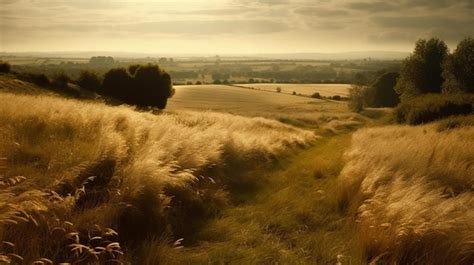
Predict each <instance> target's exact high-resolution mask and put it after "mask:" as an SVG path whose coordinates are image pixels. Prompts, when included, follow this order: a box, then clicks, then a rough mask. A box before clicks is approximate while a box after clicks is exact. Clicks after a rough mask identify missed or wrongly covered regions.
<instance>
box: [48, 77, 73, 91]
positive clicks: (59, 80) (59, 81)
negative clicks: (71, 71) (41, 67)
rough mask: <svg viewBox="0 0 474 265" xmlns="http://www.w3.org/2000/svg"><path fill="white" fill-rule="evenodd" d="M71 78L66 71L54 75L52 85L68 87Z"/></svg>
mask: <svg viewBox="0 0 474 265" xmlns="http://www.w3.org/2000/svg"><path fill="white" fill-rule="evenodd" d="M70 81H71V78H70V77H69V76H68V75H66V74H65V73H60V74H58V75H56V76H54V77H53V80H52V81H51V85H52V86H53V87H56V88H67V87H68V83H69V82H70Z"/></svg>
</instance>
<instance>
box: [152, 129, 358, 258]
mask: <svg viewBox="0 0 474 265" xmlns="http://www.w3.org/2000/svg"><path fill="white" fill-rule="evenodd" d="M350 137H351V135H350V134H348V133H346V134H342V135H337V136H328V137H324V138H322V139H320V140H318V141H317V143H316V144H315V145H314V146H312V147H310V148H308V149H305V150H304V151H302V152H301V153H299V154H298V155H296V156H294V157H292V158H291V159H288V160H286V161H282V162H281V163H280V164H279V165H278V166H277V167H276V168H275V169H273V170H271V171H268V172H264V173H262V174H263V175H262V176H261V177H260V178H257V179H259V181H261V182H263V183H260V184H263V185H260V184H259V185H258V186H259V187H262V188H260V190H259V191H258V193H256V194H254V195H248V198H246V199H244V200H243V202H242V203H240V204H238V205H235V206H233V207H230V208H228V209H226V210H225V211H224V212H223V213H222V215H221V216H219V217H217V218H215V219H213V220H211V221H210V223H209V224H207V225H206V226H205V227H204V228H203V229H202V230H201V231H200V232H199V234H197V235H196V239H197V240H198V243H197V244H196V245H195V246H191V247H185V248H182V249H167V250H164V251H162V253H161V254H160V260H161V261H162V262H163V263H164V264H174V263H179V264H277V263H278V264H335V263H336V262H338V259H339V261H340V262H342V264H359V263H361V260H362V255H361V251H360V248H359V247H358V245H357V240H356V238H355V237H356V236H355V235H356V233H355V229H354V226H353V224H354V222H353V220H349V218H347V217H346V216H345V214H344V213H343V212H341V210H339V208H338V204H337V180H336V177H337V175H338V174H339V171H340V170H341V169H342V167H343V162H342V155H343V152H344V150H345V149H346V148H347V147H348V146H349V144H350ZM338 256H339V258H338ZM163 258H165V260H163Z"/></svg>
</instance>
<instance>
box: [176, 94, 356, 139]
mask: <svg viewBox="0 0 474 265" xmlns="http://www.w3.org/2000/svg"><path fill="white" fill-rule="evenodd" d="M167 108H168V109H170V110H183V109H184V110H198V111H206V110H212V111H219V112H226V113H232V114H237V115H243V116H248V117H264V118H269V119H274V120H278V121H281V122H283V123H286V124H290V125H293V126H298V127H303V128H311V129H321V130H322V131H330V132H336V131H337V133H340V132H341V131H344V130H345V129H346V128H344V127H345V125H347V126H356V125H355V124H354V123H358V125H362V120H363V119H362V117H361V116H360V115H358V114H355V113H350V112H349V109H348V107H347V103H346V102H337V101H330V100H321V99H315V98H310V97H300V96H293V95H288V94H284V93H276V92H274V90H273V92H268V91H262V90H256V89H246V88H240V87H232V86H224V85H191V86H176V94H175V95H174V96H173V97H172V98H171V99H170V100H169V102H168V106H167ZM332 120H336V121H337V122H335V123H333V124H330V125H329V124H328V122H330V121H332ZM336 123H337V124H336ZM343 124H345V125H343ZM341 125H342V126H341Z"/></svg>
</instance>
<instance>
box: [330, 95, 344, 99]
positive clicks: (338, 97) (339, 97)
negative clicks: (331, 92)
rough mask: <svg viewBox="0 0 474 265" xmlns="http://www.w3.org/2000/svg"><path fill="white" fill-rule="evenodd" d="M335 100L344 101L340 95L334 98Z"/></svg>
mask: <svg viewBox="0 0 474 265" xmlns="http://www.w3.org/2000/svg"><path fill="white" fill-rule="evenodd" d="M332 99H333V100H342V97H341V96H339V95H335V96H332Z"/></svg>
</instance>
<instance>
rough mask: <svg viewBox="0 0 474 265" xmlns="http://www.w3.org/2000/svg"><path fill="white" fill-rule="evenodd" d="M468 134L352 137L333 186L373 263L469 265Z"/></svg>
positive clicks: (471, 147) (391, 132)
mask: <svg viewBox="0 0 474 265" xmlns="http://www.w3.org/2000/svg"><path fill="white" fill-rule="evenodd" d="M472 139H474V128H473V127H464V128H459V129H453V130H447V131H443V132H438V131H437V130H436V125H427V126H420V127H409V126H389V127H384V128H374V129H364V130H361V131H359V132H357V133H355V135H354V137H353V145H352V148H351V149H350V150H349V151H348V152H347V153H346V159H347V164H346V166H345V167H344V169H343V171H342V173H341V175H340V180H341V182H342V185H343V189H344V192H345V194H346V200H349V201H350V203H351V204H352V205H353V206H356V207H357V206H358V210H357V216H358V221H359V222H360V228H361V232H362V233H361V235H362V239H363V241H364V242H363V243H364V245H365V247H366V251H367V255H368V259H369V260H373V261H374V263H377V262H382V263H383V262H385V263H396V264H407V263H410V264H411V263H423V264H471V263H472V261H473V260H474V241H473V238H474V142H473V141H472Z"/></svg>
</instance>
